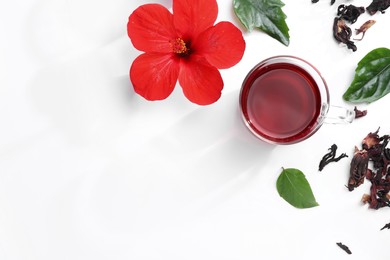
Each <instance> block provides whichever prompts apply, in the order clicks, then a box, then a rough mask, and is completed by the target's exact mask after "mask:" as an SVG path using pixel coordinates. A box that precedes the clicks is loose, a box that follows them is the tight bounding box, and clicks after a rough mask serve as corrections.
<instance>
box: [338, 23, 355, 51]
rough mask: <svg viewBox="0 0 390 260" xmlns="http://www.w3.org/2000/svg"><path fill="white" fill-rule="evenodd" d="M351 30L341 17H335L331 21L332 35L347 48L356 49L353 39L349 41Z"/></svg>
mask: <svg viewBox="0 0 390 260" xmlns="http://www.w3.org/2000/svg"><path fill="white" fill-rule="evenodd" d="M351 35H352V30H351V28H349V27H348V26H347V25H346V24H345V21H344V20H343V19H342V18H339V17H336V18H334V22H333V36H334V38H335V39H336V40H337V41H338V42H341V43H344V44H346V45H347V47H348V49H351V50H352V51H356V50H357V47H356V45H355V43H354V42H353V41H351V40H350V39H351Z"/></svg>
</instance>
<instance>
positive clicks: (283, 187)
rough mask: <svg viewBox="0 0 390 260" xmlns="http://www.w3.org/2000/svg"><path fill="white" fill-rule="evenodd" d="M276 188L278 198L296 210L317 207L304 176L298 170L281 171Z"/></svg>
mask: <svg viewBox="0 0 390 260" xmlns="http://www.w3.org/2000/svg"><path fill="white" fill-rule="evenodd" d="M276 188H277V190H278V193H279V195H280V197H282V198H283V199H285V200H286V201H287V202H288V203H290V204H291V205H292V206H294V207H296V208H301V209H303V208H312V207H316V206H318V205H319V204H318V203H317V201H316V199H315V198H314V195H313V192H312V190H311V187H310V184H309V182H308V181H307V180H306V177H305V175H304V174H303V173H302V172H301V171H300V170H298V169H294V168H289V169H283V171H282V172H281V173H280V175H279V178H278V180H277V181H276Z"/></svg>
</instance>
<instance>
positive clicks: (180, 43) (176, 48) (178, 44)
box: [171, 38, 188, 54]
mask: <svg viewBox="0 0 390 260" xmlns="http://www.w3.org/2000/svg"><path fill="white" fill-rule="evenodd" d="M171 45H172V51H173V52H174V53H177V54H185V53H187V52H188V48H187V46H186V43H185V42H184V40H183V39H182V38H177V39H176V40H173V41H171Z"/></svg>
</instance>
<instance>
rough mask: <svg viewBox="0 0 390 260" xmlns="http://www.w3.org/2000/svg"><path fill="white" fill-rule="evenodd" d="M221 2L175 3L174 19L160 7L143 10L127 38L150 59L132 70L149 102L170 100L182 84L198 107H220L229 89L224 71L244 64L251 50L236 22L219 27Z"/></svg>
mask: <svg viewBox="0 0 390 260" xmlns="http://www.w3.org/2000/svg"><path fill="white" fill-rule="evenodd" d="M217 15H218V5H217V2H216V0H173V14H172V13H170V12H169V11H168V9H166V8H165V7H164V6H162V5H159V4H145V5H142V6H140V7H138V8H137V9H136V10H135V11H134V12H133V13H132V14H131V15H130V17H129V22H128V24H127V32H128V35H129V37H130V39H131V42H132V43H133V45H134V47H135V48H136V49H138V50H140V51H142V52H144V53H142V54H141V55H139V56H138V57H137V58H136V59H135V60H134V62H133V64H132V65H131V68H130V79H131V81H132V83H133V86H134V89H135V91H136V92H137V93H138V94H140V95H141V96H143V97H144V98H146V99H147V100H161V99H165V98H167V97H168V96H169V95H170V94H171V93H172V91H173V89H174V88H175V85H176V82H177V81H178V80H179V84H180V86H181V87H182V89H183V93H184V95H185V96H186V97H187V98H188V99H189V100H190V101H191V102H193V103H196V104H199V105H208V104H211V103H214V102H215V101H217V100H218V99H219V98H220V96H221V91H222V89H223V80H222V77H221V74H220V73H219V70H218V69H226V68H229V67H232V66H233V65H235V64H236V63H238V62H239V61H240V60H241V58H242V56H243V54H244V50H245V41H244V39H243V37H242V33H241V31H240V30H239V29H238V28H237V27H235V26H234V25H233V24H232V23H230V22H220V23H217V24H215V25H214V22H215V20H216V19H217Z"/></svg>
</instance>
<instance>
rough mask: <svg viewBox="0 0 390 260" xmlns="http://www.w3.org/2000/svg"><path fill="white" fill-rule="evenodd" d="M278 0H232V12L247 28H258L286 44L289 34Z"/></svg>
mask: <svg viewBox="0 0 390 260" xmlns="http://www.w3.org/2000/svg"><path fill="white" fill-rule="evenodd" d="M283 6H284V3H283V2H282V1H280V0H233V7H234V12H235V13H236V15H237V17H238V19H240V21H241V23H242V24H243V25H244V26H245V27H246V28H247V29H248V30H249V31H252V30H253V29H254V28H258V29H260V30H262V31H263V32H265V33H267V34H268V35H269V36H271V37H273V38H275V39H276V40H278V41H280V42H281V43H283V44H284V45H286V46H288V45H289V43H290V36H289V34H288V30H289V29H288V26H287V24H286V17H287V16H286V15H285V14H284V13H283V11H282V7H283Z"/></svg>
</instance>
